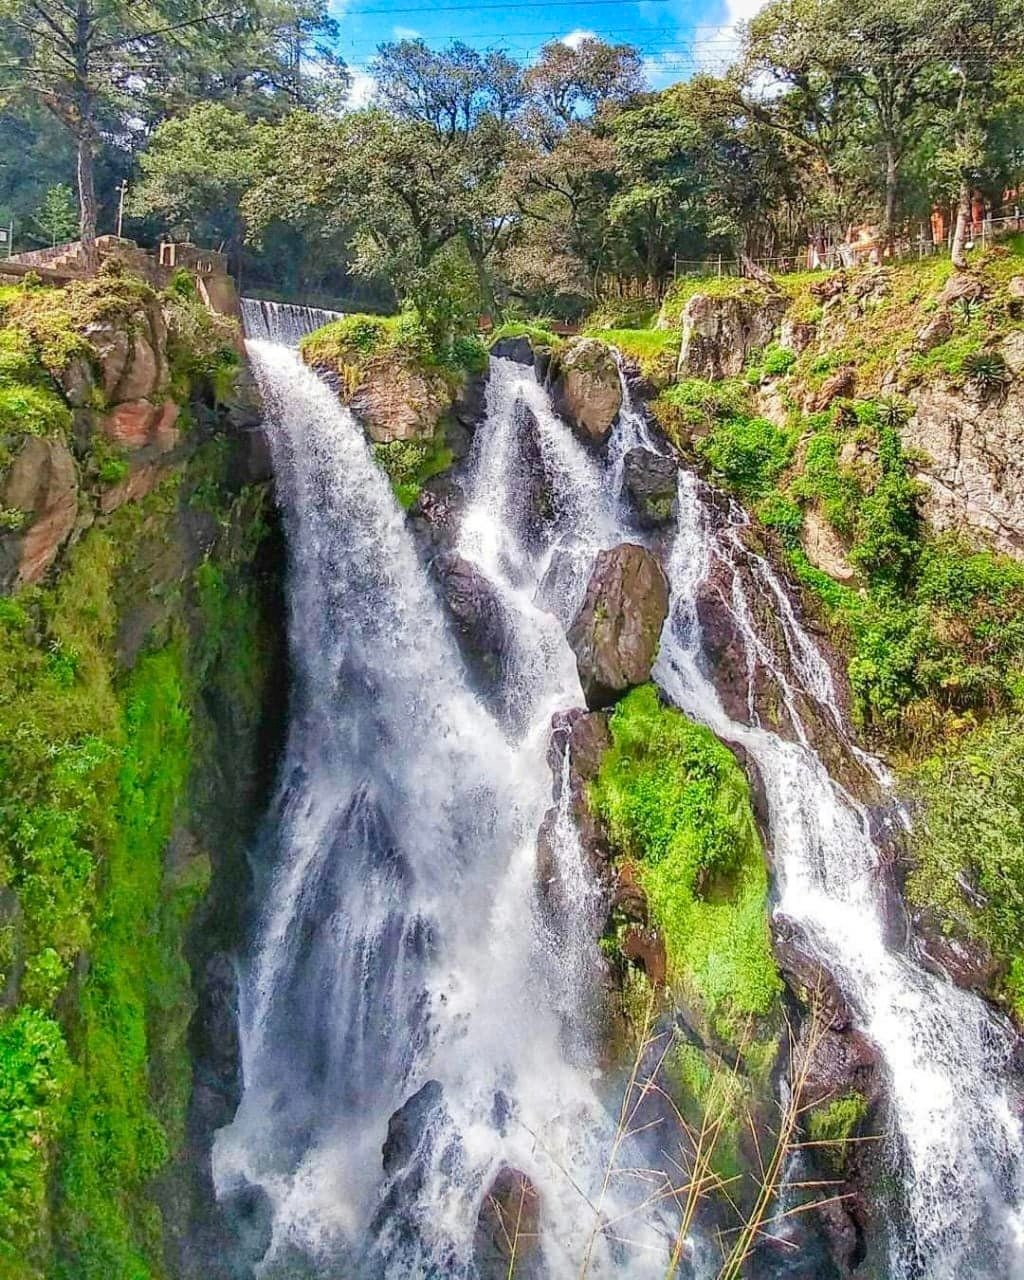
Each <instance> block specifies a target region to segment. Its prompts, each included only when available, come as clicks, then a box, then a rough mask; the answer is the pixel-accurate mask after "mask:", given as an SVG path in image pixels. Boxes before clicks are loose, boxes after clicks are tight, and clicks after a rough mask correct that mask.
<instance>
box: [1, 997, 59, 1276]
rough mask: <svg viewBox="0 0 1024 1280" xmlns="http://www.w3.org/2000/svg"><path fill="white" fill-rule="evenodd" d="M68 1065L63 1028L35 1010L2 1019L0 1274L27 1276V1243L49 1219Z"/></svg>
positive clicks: (28, 1009) (27, 1009)
mask: <svg viewBox="0 0 1024 1280" xmlns="http://www.w3.org/2000/svg"><path fill="white" fill-rule="evenodd" d="M70 1076H71V1064H70V1061H69V1058H68V1052H67V1045H66V1043H65V1040H64V1035H63V1032H62V1031H61V1028H60V1027H59V1026H58V1024H57V1023H56V1022H54V1020H53V1019H52V1018H51V1017H49V1016H47V1015H46V1014H44V1013H41V1012H39V1010H37V1009H32V1008H24V1009H21V1010H19V1011H18V1012H17V1013H14V1014H7V1015H6V1016H5V1017H3V1018H2V1019H0V1274H3V1273H4V1271H3V1269H4V1266H5V1264H6V1265H7V1266H12V1267H13V1266H15V1265H17V1266H21V1267H23V1268H25V1270H23V1271H21V1272H17V1271H14V1270H12V1271H11V1272H10V1274H11V1275H12V1276H13V1275H17V1274H21V1275H23V1276H31V1274H32V1271H31V1270H30V1269H29V1268H30V1266H31V1263H30V1262H29V1259H28V1257H27V1252H26V1249H25V1247H24V1246H25V1243H26V1242H28V1241H30V1240H32V1239H33V1238H34V1237H35V1236H37V1234H38V1233H39V1230H40V1226H41V1224H44V1223H45V1222H46V1219H47V1172H48V1162H49V1158H50V1155H51V1151H52V1146H53V1142H54V1139H55V1137H56V1135H57V1129H58V1124H59V1118H60V1115H61V1108H62V1104H63V1101H64V1098H65V1095H66V1093H67V1090H68V1086H69V1082H70Z"/></svg>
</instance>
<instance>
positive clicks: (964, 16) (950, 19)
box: [936, 0, 1024, 270]
mask: <svg viewBox="0 0 1024 1280" xmlns="http://www.w3.org/2000/svg"><path fill="white" fill-rule="evenodd" d="M936 40H937V43H938V48H939V55H940V56H942V57H944V58H946V59H947V60H948V64H949V67H950V70H951V75H952V77H953V82H954V85H955V94H954V95H953V97H952V102H951V105H950V107H949V108H948V110H947V111H946V112H945V113H943V117H942V125H943V134H944V138H943V149H942V152H941V155H940V161H941V162H942V163H943V164H944V166H945V168H946V170H947V172H948V173H949V174H950V176H951V179H952V182H953V185H954V187H955V191H956V197H957V217H956V227H955V229H954V232H953V244H952V258H953V265H954V266H955V267H957V269H958V270H962V269H963V268H965V267H966V266H967V254H966V248H967V240H968V236H969V234H970V226H971V199H972V195H973V192H974V190H975V188H976V187H978V186H981V185H983V184H984V182H985V179H986V177H987V176H988V174H989V173H990V171H991V169H992V168H993V167H994V161H995V157H994V155H993V152H994V143H995V141H996V139H997V137H998V134H999V129H1000V126H1001V125H1003V126H1004V127H1005V121H1004V120H1003V119H1002V118H1001V109H1002V107H1003V104H1004V98H1003V94H1004V91H1005V83H1006V82H1005V80H1004V76H1005V75H1006V74H1007V73H1012V70H1013V68H1015V67H1017V66H1019V63H1020V60H1021V58H1024V11H1022V8H1021V5H1020V3H1019V0H976V2H975V0H970V3H968V0H953V3H952V4H949V5H948V6H947V7H946V8H945V9H944V10H943V11H942V13H941V16H940V17H939V18H938V20H937V23H936Z"/></svg>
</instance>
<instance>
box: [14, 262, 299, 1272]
mask: <svg viewBox="0 0 1024 1280" xmlns="http://www.w3.org/2000/svg"><path fill="white" fill-rule="evenodd" d="M0 308H2V320H3V324H2V327H0V495H2V501H0V505H2V507H3V522H2V528H0V587H2V591H3V594H0V652H2V659H0V773H2V776H3V789H2V796H0V975H2V976H0V1064H2V1070H0V1078H2V1081H3V1083H2V1084H0V1089H2V1091H3V1093H4V1099H3V1101H4V1106H3V1109H2V1110H3V1117H4V1118H3V1124H4V1134H3V1140H2V1142H0V1276H4V1277H6V1276H10V1277H15V1276H17V1277H19V1280H23V1278H26V1277H33V1276H42V1275H50V1274H60V1275H62V1276H68V1277H75V1276H86V1275H98V1274H101V1273H102V1274H109V1275H111V1276H115V1275H116V1276H128V1275H132V1276H138V1277H144V1276H157V1275H161V1274H166V1273H167V1271H170V1272H171V1273H172V1274H174V1273H176V1272H177V1271H178V1270H179V1266H178V1263H177V1261H176V1259H177V1257H178V1256H179V1255H180V1253H181V1251H182V1250H184V1249H185V1248H186V1246H185V1244H184V1241H185V1239H186V1236H187V1233H188V1230H189V1220H190V1217H191V1215H192V1203H193V1200H194V1199H197V1198H198V1199H200V1200H201V1199H203V1198H204V1197H203V1195H202V1178H203V1172H202V1171H203V1168H204V1159H205V1152H206V1147H207V1144H208V1139H209V1132H210V1127H211V1125H214V1124H216V1123H220V1122H221V1118H222V1117H223V1113H224V1110H225V1109H226V1108H230V1107H231V1105H232V1097H233V1091H234V1090H235V1089H236V1086H237V1080H236V1078H235V1077H236V1075H237V1062H236V1061H235V1057H234V1051H233V1045H232V1039H231V1034H230V1028H229V1025H228V1023H229V1022H230V1020H228V1022H225V1020H224V1019H223V1017H222V1013H221V1011H222V1008H223V1006H224V1003H225V1001H226V1002H227V1003H228V1004H230V1002H231V999H232V991H231V984H230V981H229V980H227V979H226V978H225V972H224V971H225V964H224V961H223V957H222V955H221V953H222V952H223V950H224V949H226V948H228V947H230V946H232V945H234V943H235V941H236V940H237V937H238V932H239V928H240V921H241V917H242V915H243V913H244V911H245V909H246V906H247V895H246V886H247V868H246V861H245V848H246V845H247V842H248V840H249V839H250V838H251V836H252V834H253V831H254V828H255V825H256V822H257V821H258V815H259V813H260V810H261V807H262V805H263V803H264V801H265V799H266V796H267V793H268V791H269V789H270V787H271V785H272V777H273V769H274V759H275V754H276V746H277V743H278V741H279V738H280V734H281V731H282V726H283V710H284V709H283V701H284V689H285V686H286V674H285V662H284V652H283V639H282V637H283V605H282V601H281V580H282V560H283V554H282V548H281V539H280V533H279V530H278V525H277V518H276V512H275V510H274V507H273V501H272V493H271V490H270V481H269V469H268V466H267V463H266V451H265V448H264V447H263V442H262V441H261V438H260V435H259V433H258V431H255V430H254V426H255V421H256V418H257V414H256V412H255V406H254V405H253V403H252V399H251V396H249V395H248V394H247V393H246V392H245V387H244V384H245V382H246V379H245V377H244V369H242V367H241V362H240V356H239V351H240V338H239V335H238V334H237V332H235V331H234V330H233V328H232V327H231V326H229V325H226V324H225V323H224V322H222V321H219V320H217V319H215V318H214V317H212V316H210V315H209V313H207V312H206V311H205V309H204V308H203V307H202V306H201V304H200V303H199V302H198V300H197V299H196V298H195V297H194V296H192V295H191V293H190V291H189V290H188V288H187V286H185V285H182V287H181V288H180V289H178V290H175V291H171V292H169V293H168V294H166V295H161V296H158V295H156V294H154V293H153V292H152V290H150V289H148V288H147V287H146V286H144V285H142V284H141V283H140V282H138V281H136V280H133V279H130V278H128V277H125V276H123V275H118V274H116V273H108V274H106V275H101V276H100V277H98V278H97V279H95V280H93V281H91V282H89V283H88V284H78V285H73V286H70V287H69V288H67V289H64V290H51V289H42V288H32V287H31V286H29V287H27V288H19V289H9V290H4V291H3V292H2V295H0ZM240 385H241V389H240ZM194 1073H195V1076H196V1084H197V1087H195V1088H193V1074H194ZM190 1097H191V1099H192V1101H191V1104H190Z"/></svg>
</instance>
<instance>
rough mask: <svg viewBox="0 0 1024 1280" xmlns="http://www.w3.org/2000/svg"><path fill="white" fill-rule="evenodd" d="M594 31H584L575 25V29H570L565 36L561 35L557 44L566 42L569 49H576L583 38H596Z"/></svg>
mask: <svg viewBox="0 0 1024 1280" xmlns="http://www.w3.org/2000/svg"><path fill="white" fill-rule="evenodd" d="M597 38H598V37H597V32H596V31H585V30H584V29H583V28H582V27H577V28H576V30H575V31H570V32H569V34H568V35H567V36H562V38H561V40H560V41H559V42H558V43H559V44H567V45H568V46H569V48H570V49H578V48H579V47H580V45H581V44H582V43H583V41H584V40H596V39H597Z"/></svg>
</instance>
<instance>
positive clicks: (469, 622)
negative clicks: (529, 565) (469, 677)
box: [434, 551, 508, 683]
mask: <svg viewBox="0 0 1024 1280" xmlns="http://www.w3.org/2000/svg"><path fill="white" fill-rule="evenodd" d="M434 569H435V572H436V574H437V579H438V582H439V584H440V587H441V596H442V598H443V600H444V602H445V604H446V605H447V606H448V612H449V614H450V616H451V618H452V622H453V624H454V630H455V638H456V640H457V641H458V645H459V648H460V649H461V650H462V654H463V657H464V658H465V660H466V663H467V665H468V666H469V667H470V668H471V670H473V671H474V672H475V673H476V674H477V675H478V677H480V678H482V679H484V680H485V681H486V682H487V683H493V682H494V681H495V680H496V678H497V676H498V673H499V670H500V663H501V655H502V652H503V650H504V646H505V636H506V632H507V625H508V623H507V617H506V612H505V608H504V605H503V604H502V601H501V597H500V596H499V595H498V593H497V591H496V590H495V589H494V586H493V585H492V583H491V582H490V580H489V579H488V578H487V577H486V575H485V574H483V573H481V572H480V570H479V569H478V568H477V567H476V565H474V564H472V563H471V562H470V561H469V560H466V559H464V558H463V557H462V556H460V555H457V554H456V553H455V552H453V551H448V552H444V553H443V554H441V555H439V556H438V557H437V558H436V559H435V561H434Z"/></svg>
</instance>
